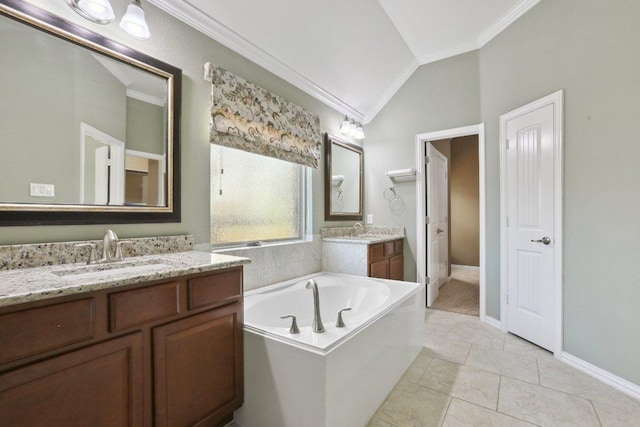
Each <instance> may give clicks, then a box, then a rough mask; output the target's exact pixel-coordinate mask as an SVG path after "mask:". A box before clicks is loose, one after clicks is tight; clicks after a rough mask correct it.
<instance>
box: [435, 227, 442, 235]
mask: <svg viewBox="0 0 640 427" xmlns="http://www.w3.org/2000/svg"><path fill="white" fill-rule="evenodd" d="M436 233H438V234H440V233H444V230H443V229H442V228H438V230H436Z"/></svg>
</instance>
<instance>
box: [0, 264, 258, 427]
mask: <svg viewBox="0 0 640 427" xmlns="http://www.w3.org/2000/svg"><path fill="white" fill-rule="evenodd" d="M249 262H250V261H249V260H248V259H246V258H238V257H231V256H225V255H217V254H209V253H204V252H178V253H172V254H162V255H152V256H142V257H135V258H129V259H127V260H125V261H122V264H119V263H112V264H103V265H91V266H88V265H87V266H83V265H81V264H64V265H55V266H48V267H38V268H28V269H16V270H8V271H1V272H0V337H1V339H2V343H1V345H0V402H2V404H1V405H0V425H7V426H9V425H28V426H45V425H46V426H52V425H54V426H58V425H59V426H62V425H68V426H72V425H91V426H114V425H117V426H124V425H128V426H148V427H150V426H171V427H173V426H191V425H198V426H220V425H224V424H225V423H227V422H228V421H230V420H231V419H232V416H233V411H234V410H235V409H237V408H238V407H240V405H241V404H242V401H243V362H242V361H243V353H242V323H243V321H242V318H243V309H242V276H243V264H247V263H249ZM105 269H106V270H105ZM212 361H213V362H214V363H212Z"/></svg>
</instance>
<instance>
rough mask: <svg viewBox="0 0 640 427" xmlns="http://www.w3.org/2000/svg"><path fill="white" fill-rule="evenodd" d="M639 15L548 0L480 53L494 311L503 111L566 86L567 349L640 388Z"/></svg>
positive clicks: (622, 1)
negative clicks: (639, 272) (639, 264)
mask: <svg viewBox="0 0 640 427" xmlns="http://www.w3.org/2000/svg"><path fill="white" fill-rule="evenodd" d="M639 21H640V3H639V2H637V1H635V0H619V1H616V2H606V1H596V0H590V1H584V0H562V1H552V0H543V1H542V2H541V3H540V4H538V5H537V6H536V7H534V8H533V9H532V10H530V11H529V12H528V13H527V14H526V15H524V16H523V17H522V18H520V19H519V20H518V21H517V22H516V23H515V24H513V25H512V26H510V27H509V28H508V29H507V30H506V31H504V32H503V33H502V34H500V35H499V36H498V37H496V38H495V39H494V40H492V41H491V42H490V43H489V44H487V45H486V46H484V47H483V48H482V49H481V50H480V87H481V103H482V105H481V111H482V121H484V122H485V123H486V144H487V158H486V161H487V168H486V169H487V173H488V176H487V197H488V202H487V222H488V224H487V225H488V229H487V237H488V241H487V261H488V265H487V267H488V268H487V277H488V285H489V286H488V295H487V296H488V298H487V309H488V311H489V315H491V316H493V317H496V318H499V316H500V303H499V286H498V283H499V269H500V264H499V258H498V253H499V217H498V216H499V209H500V206H499V157H498V138H499V123H498V117H499V115H500V114H503V113H506V112H508V111H510V110H513V109H515V108H517V107H519V106H521V105H524V104H526V103H528V102H530V101H533V100H535V99H537V98H540V97H542V96H545V95H547V94H549V93H552V92H555V91H557V90H559V89H564V90H565V116H564V117H565V134H564V137H565V147H564V148H565V150H564V156H565V162H564V254H563V255H564V301H563V306H564V310H563V313H564V349H565V351H566V352H568V353H570V354H572V355H574V356H577V357H579V358H581V359H583V360H586V361H587V362H590V363H592V364H594V365H596V366H599V367H601V368H603V369H605V370H607V371H609V372H612V373H614V374H616V375H619V376H621V377H623V378H626V379H628V380H629V381H632V382H634V383H636V384H640V369H638V360H640V311H638V303H639V302H640V286H639V283H638V278H639V275H638V272H637V268H636V263H637V258H638V254H640V222H639V221H638V212H640V184H639V183H640V162H639V160H638V159H639V158H640V143H639V142H640V140H639V137H638V136H639V135H640V120H638V117H639V114H640V78H639V77H638V70H640V55H638V40H640V25H638V22H639Z"/></svg>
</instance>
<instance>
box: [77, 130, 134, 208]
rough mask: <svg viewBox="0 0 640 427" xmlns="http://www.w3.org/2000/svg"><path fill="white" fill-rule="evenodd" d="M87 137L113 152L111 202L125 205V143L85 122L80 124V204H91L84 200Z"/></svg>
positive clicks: (110, 178) (110, 176)
mask: <svg viewBox="0 0 640 427" xmlns="http://www.w3.org/2000/svg"><path fill="white" fill-rule="evenodd" d="M87 136H88V137H91V138H93V139H95V140H97V141H100V142H102V143H103V144H105V145H108V146H109V147H110V149H111V150H112V151H113V153H112V156H111V158H110V165H109V166H110V172H109V180H110V181H113V182H112V183H111V185H110V186H109V200H112V199H113V200H117V201H118V202H117V203H116V204H118V205H119V204H124V153H125V143H124V142H123V141H120V140H119V139H117V138H115V137H113V136H111V135H109V134H108V133H106V132H103V131H101V130H100V129H96V128H94V127H93V126H91V125H89V124H87V123H85V122H80V204H81V205H82V204H84V203H91V202H88V201H86V200H84V177H85V173H86V172H85V167H84V156H85V140H86V137H87ZM120 202H122V203H120Z"/></svg>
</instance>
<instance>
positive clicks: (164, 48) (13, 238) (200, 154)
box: [0, 0, 353, 244]
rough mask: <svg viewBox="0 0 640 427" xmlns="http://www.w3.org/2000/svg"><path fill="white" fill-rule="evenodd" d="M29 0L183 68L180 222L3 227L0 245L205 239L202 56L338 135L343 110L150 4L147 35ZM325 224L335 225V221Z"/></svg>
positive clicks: (317, 209) (317, 183)
mask: <svg viewBox="0 0 640 427" xmlns="http://www.w3.org/2000/svg"><path fill="white" fill-rule="evenodd" d="M27 3H30V4H33V5H35V6H37V7H40V8H43V9H46V10H48V11H50V12H51V13H54V14H56V15H59V16H61V17H62V18H64V19H66V20H68V21H71V22H74V23H76V24H78V25H80V26H83V27H86V28H88V29H90V30H91V31H94V32H97V33H100V34H102V35H104V36H106V37H108V38H110V39H112V40H115V41H117V42H119V43H121V44H124V45H126V46H129V47H131V48H133V49H136V50H139V51H141V52H144V53H146V54H148V55H150V56H152V57H155V58H157V59H160V60H162V61H164V62H167V63H169V64H172V65H174V66H176V67H178V68H181V69H182V72H183V79H182V128H181V156H182V165H181V166H182V222H181V223H170V224H141V225H126V224H124V225H120V224H104V225H79V226H47V227H2V228H1V229H0V244H16V243H37V242H53V241H66V240H82V239H95V238H100V237H101V236H102V235H103V234H104V231H105V230H106V229H107V228H111V229H113V230H114V231H116V233H118V237H120V238H126V237H140V236H158V235H172V234H182V233H190V234H193V235H194V236H195V241H196V243H203V242H208V241H209V209H210V208H209V159H210V154H209V150H210V143H209V136H208V129H209V119H210V117H209V101H210V93H211V88H210V84H209V83H208V82H206V81H205V80H204V78H203V74H204V63H205V62H207V61H211V62H213V63H215V64H217V65H219V66H221V67H223V68H225V69H227V70H229V71H231V72H233V73H236V74H238V75H239V76H241V77H243V78H245V79H247V80H249V81H252V82H255V83H256V84H258V85H260V86H262V87H264V88H265V89H267V90H270V91H272V92H274V93H275V94H277V95H280V96H282V97H283V98H285V99H287V100H290V101H292V102H294V103H296V104H298V105H300V106H302V107H303V108H306V109H307V110H309V111H310V112H312V113H314V114H318V115H319V116H320V123H321V128H322V130H323V131H327V132H330V133H335V134H339V127H340V124H341V123H342V118H343V117H344V116H343V115H342V114H340V113H338V112H337V111H335V110H333V109H331V108H329V107H327V106H326V105H325V104H323V103H321V102H320V101H317V100H316V99H315V98H313V97H311V96H309V95H307V94H306V93H304V92H302V91H301V90H299V89H297V88H296V87H294V86H293V85H291V84H289V83H287V82H286V81H284V80H282V79H280V78H278V77H276V76H275V75H273V74H271V73H269V72H267V71H266V70H264V69H263V68H261V67H259V66H257V65H256V64H254V63H252V62H251V61H249V60H247V59H245V58H244V57H242V56H240V55H238V54H237V53H235V52H233V51H231V50H230V49H228V48H226V47H224V46H222V45H221V44H219V43H217V42H215V41H213V40H212V39H210V38H209V37H207V36H205V35H203V34H202V33H200V32H198V31H197V30H194V29H193V28H191V27H189V26H187V25H186V24H184V23H182V22H181V21H179V20H177V19H175V18H173V17H171V16H170V15H168V14H166V13H164V12H163V11H161V10H159V9H158V8H156V7H154V6H153V5H151V4H149V3H145V4H144V9H145V13H146V16H147V21H148V22H149V26H150V28H151V34H152V35H151V39H149V40H146V41H141V40H137V39H134V38H132V37H130V36H129V35H127V34H126V33H124V32H123V31H122V30H120V28H119V27H118V22H117V20H116V21H115V22H113V23H111V24H109V25H106V26H102V25H98V24H92V23H90V22H88V21H86V20H84V19H83V18H81V17H80V16H78V15H77V14H76V13H75V12H73V11H72V10H71V9H70V8H69V7H68V6H67V5H66V3H65V2H63V1H60V2H52V1H50V0H27ZM112 5H113V7H114V11H115V13H116V15H117V16H122V15H123V14H124V11H125V8H126V6H127V3H126V2H112ZM3 144H4V142H3ZM323 176H324V166H321V168H320V169H318V170H314V172H313V183H312V186H313V194H312V198H313V232H314V233H319V231H320V227H322V226H323V225H324V224H325V223H324V211H323V203H324V200H323V181H322V177H323ZM352 223H353V222H350V224H352ZM336 224H340V223H336ZM327 225H334V223H329V224H327Z"/></svg>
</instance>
